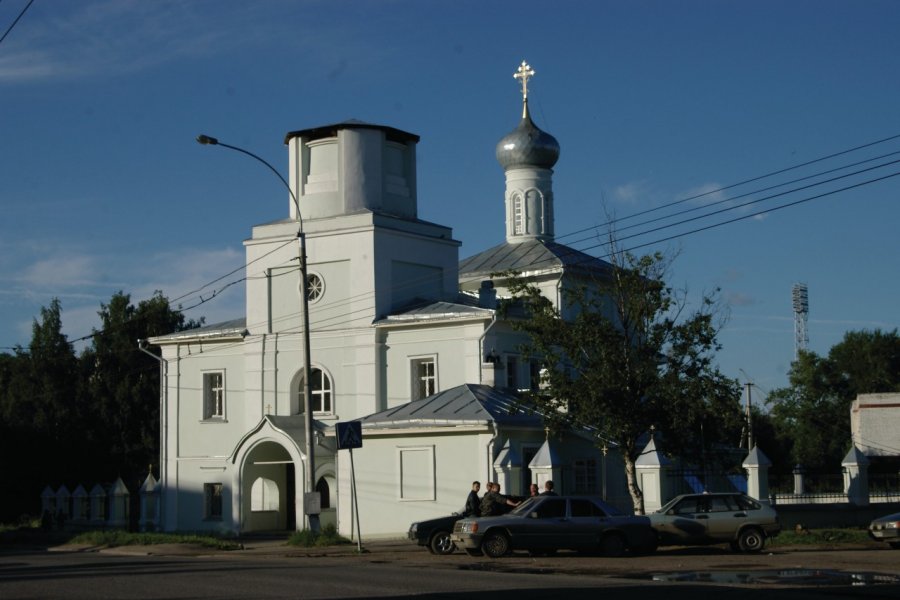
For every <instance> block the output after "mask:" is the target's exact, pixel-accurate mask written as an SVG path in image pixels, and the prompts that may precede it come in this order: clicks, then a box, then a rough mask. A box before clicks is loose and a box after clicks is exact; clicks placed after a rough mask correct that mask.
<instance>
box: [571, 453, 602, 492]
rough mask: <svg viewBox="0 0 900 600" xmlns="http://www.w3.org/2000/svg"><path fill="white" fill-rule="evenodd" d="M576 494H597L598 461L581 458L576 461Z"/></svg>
mask: <svg viewBox="0 0 900 600" xmlns="http://www.w3.org/2000/svg"><path fill="white" fill-rule="evenodd" d="M573 472H574V475H575V493H576V494H595V493H596V492H597V459H596V458H579V459H576V460H575V464H574V469H573Z"/></svg>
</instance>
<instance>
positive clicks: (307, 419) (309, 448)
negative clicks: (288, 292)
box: [197, 134, 319, 531]
mask: <svg viewBox="0 0 900 600" xmlns="http://www.w3.org/2000/svg"><path fill="white" fill-rule="evenodd" d="M197 143H199V144H202V145H204V146H222V147H223V148H228V149H230V150H235V151H237V152H240V153H241V154H246V155H247V156H249V157H251V158H254V159H256V160H257V161H259V162H261V163H262V164H264V165H265V166H267V167H268V168H269V170H270V171H272V172H273V173H275V175H276V176H277V177H278V179H279V180H280V181H281V183H283V184H284V187H286V188H287V191H288V193H289V194H290V195H291V200H293V201H294V208H295V209H296V211H297V224H298V226H299V228H298V231H297V241H298V243H299V250H300V299H301V300H300V301H301V303H302V304H303V416H304V431H305V433H306V447H305V452H306V494H305V495H304V503H303V507H304V510H303V512H304V513H305V514H306V515H307V519H308V521H309V528H310V529H311V530H313V531H318V529H319V515H318V514H309V512H307V508H308V505H309V502H308V501H307V500H306V498H308V497H310V496H309V495H310V494H316V466H315V465H316V463H315V454H314V453H315V435H314V432H313V419H312V403H311V399H312V366H311V365H310V358H309V357H310V352H309V298H308V297H307V295H306V294H307V289H306V286H307V285H308V283H309V280H308V278H307V277H308V275H307V270H306V235H305V234H304V233H303V217H302V216H301V215H300V202H299V201H298V200H297V196H296V195H295V194H294V190H292V189H291V186H290V184H289V183H288V182H287V181H286V180H285V179H284V177H282V175H281V173H279V172H278V170H277V169H276V168H275V167H273V166H272V165H271V164H269V163H268V162H267V161H266V160H264V159H262V158H260V157H259V156H257V155H255V154H253V153H252V152H250V151H248V150H244V149H243V148H238V147H237V146H232V145H230V144H225V143H222V142H220V141H219V140H217V139H216V138H214V137H210V136H208V135H203V134H200V135H198V136H197ZM315 505H316V506H318V502H316V503H315Z"/></svg>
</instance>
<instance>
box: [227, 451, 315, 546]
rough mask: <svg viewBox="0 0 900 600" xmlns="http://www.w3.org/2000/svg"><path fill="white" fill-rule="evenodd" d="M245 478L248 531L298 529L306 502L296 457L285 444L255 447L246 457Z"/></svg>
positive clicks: (245, 526) (244, 527)
mask: <svg viewBox="0 0 900 600" xmlns="http://www.w3.org/2000/svg"><path fill="white" fill-rule="evenodd" d="M241 482H242V483H241V488H242V489H241V491H242V494H241V498H242V500H241V504H242V511H241V513H242V515H243V518H242V527H241V529H242V530H243V531H244V532H266V531H285V530H287V531H294V530H296V528H297V510H298V508H299V509H300V510H302V506H303V502H302V498H301V499H298V498H297V477H296V468H295V466H294V461H293V460H292V459H291V456H290V454H289V453H288V451H287V450H286V449H285V448H284V447H283V446H282V445H281V444H278V443H277V442H263V443H261V444H259V445H257V446H256V447H254V448H253V449H252V450H251V451H250V452H249V453H248V454H247V457H246V458H245V460H244V466H243V469H242V476H241Z"/></svg>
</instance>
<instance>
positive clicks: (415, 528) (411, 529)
mask: <svg viewBox="0 0 900 600" xmlns="http://www.w3.org/2000/svg"><path fill="white" fill-rule="evenodd" d="M418 530H419V524H418V523H413V524H412V525H410V526H409V532H410V533H415V532H417V531H418Z"/></svg>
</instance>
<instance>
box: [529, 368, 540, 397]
mask: <svg viewBox="0 0 900 600" xmlns="http://www.w3.org/2000/svg"><path fill="white" fill-rule="evenodd" d="M528 383H529V385H530V386H531V391H532V392H536V391H538V390H539V389H541V363H539V362H538V361H536V360H533V361H531V362H530V363H528Z"/></svg>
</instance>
